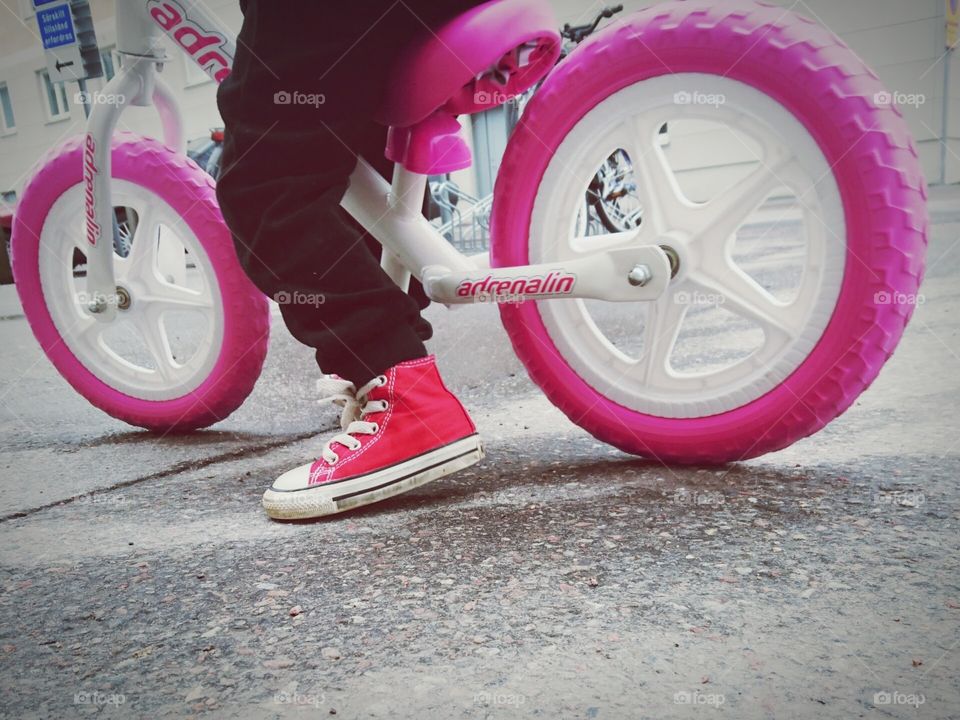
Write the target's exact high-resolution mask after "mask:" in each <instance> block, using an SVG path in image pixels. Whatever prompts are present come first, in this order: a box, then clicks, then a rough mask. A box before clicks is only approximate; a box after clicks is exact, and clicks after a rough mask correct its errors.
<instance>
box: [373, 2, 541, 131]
mask: <svg viewBox="0 0 960 720" xmlns="http://www.w3.org/2000/svg"><path fill="white" fill-rule="evenodd" d="M556 26H557V22H556V18H555V17H554V14H553V10H552V9H551V7H550V4H549V2H548V0H490V2H486V3H484V4H482V5H478V6H477V7H475V8H472V9H470V10H468V11H467V12H465V13H464V14H462V15H459V16H457V17H456V18H454V19H453V20H450V21H449V22H447V23H446V24H445V25H443V26H441V27H440V28H437V29H435V30H434V31H432V32H427V31H426V30H425V31H424V33H423V34H422V35H421V36H420V37H417V38H415V39H414V40H413V41H412V42H411V43H410V45H409V46H408V47H407V48H406V50H405V51H404V52H403V53H402V55H401V57H400V58H399V59H398V62H397V63H396V65H395V66H394V70H393V72H392V75H391V79H390V83H389V87H388V90H387V97H386V99H385V102H384V104H383V106H382V107H381V112H380V118H379V120H380V121H381V122H382V123H383V124H385V125H389V126H392V127H397V128H404V127H410V126H411V125H415V124H416V123H419V122H420V121H422V120H424V119H426V118H427V117H428V116H430V115H432V114H433V113H434V112H436V111H437V110H441V109H442V110H443V111H444V112H446V113H449V114H450V115H464V114H468V113H475V112H480V111H482V110H488V109H489V108H491V107H494V106H496V105H500V104H502V103H504V102H506V101H507V100H509V99H510V98H511V97H513V96H515V95H518V94H520V93H522V92H523V91H524V90H526V89H528V88H529V87H530V86H531V85H533V84H534V83H536V82H537V81H538V80H540V79H541V78H542V77H544V76H545V75H546V74H547V72H549V70H550V68H551V67H553V65H554V64H555V63H556V61H557V57H558V56H559V55H560V34H559V33H558V32H557V30H556Z"/></svg>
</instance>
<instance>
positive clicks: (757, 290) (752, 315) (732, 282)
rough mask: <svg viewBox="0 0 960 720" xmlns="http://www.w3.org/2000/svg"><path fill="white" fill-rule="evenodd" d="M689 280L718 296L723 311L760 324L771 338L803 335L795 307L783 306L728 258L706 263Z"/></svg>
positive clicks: (699, 288) (700, 288)
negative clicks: (777, 335) (773, 334)
mask: <svg viewBox="0 0 960 720" xmlns="http://www.w3.org/2000/svg"><path fill="white" fill-rule="evenodd" d="M689 280H690V282H691V283H692V284H693V285H694V286H696V288H697V289H698V290H700V291H702V292H704V293H705V294H707V295H717V296H718V303H717V304H719V305H721V306H722V307H723V308H725V309H727V310H730V311H731V312H733V313H735V314H737V315H740V316H741V317H744V318H747V319H748V320H752V321H754V322H756V323H757V324H759V325H760V326H761V327H762V328H763V330H764V333H765V334H766V335H767V336H768V338H769V336H770V335H771V334H772V333H780V334H782V335H785V336H786V337H787V338H794V337H796V336H797V335H798V334H799V332H800V327H801V325H802V323H801V322H798V318H797V317H796V313H795V312H794V311H793V309H792V308H793V306H792V305H784V304H783V303H780V302H779V301H778V300H777V299H776V298H774V297H773V296H772V295H771V294H770V293H768V292H767V291H766V290H765V289H764V288H763V287H762V286H760V285H759V284H758V283H757V282H756V280H754V279H753V278H752V277H750V276H749V275H747V274H746V273H745V272H744V271H743V270H741V269H740V268H739V267H738V266H737V265H736V264H735V263H734V262H733V260H732V259H731V258H730V257H729V256H726V257H722V258H716V259H712V260H711V261H710V262H706V263H704V264H703V265H702V266H701V267H699V268H698V269H697V270H695V271H693V272H692V273H691V274H690V276H689ZM800 320H802V318H800Z"/></svg>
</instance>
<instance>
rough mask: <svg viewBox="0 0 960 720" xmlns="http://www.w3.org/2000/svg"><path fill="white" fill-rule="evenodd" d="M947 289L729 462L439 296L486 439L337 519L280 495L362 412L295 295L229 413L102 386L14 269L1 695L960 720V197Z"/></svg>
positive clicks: (540, 712) (2, 418)
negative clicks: (637, 434) (328, 402)
mask: <svg viewBox="0 0 960 720" xmlns="http://www.w3.org/2000/svg"><path fill="white" fill-rule="evenodd" d="M937 198H938V199H937V201H936V202H935V203H934V205H933V210H934V221H935V222H934V226H933V229H932V236H931V245H930V252H929V260H928V265H929V270H928V274H927V279H926V281H925V284H924V287H923V294H924V302H923V304H922V305H920V306H919V307H918V308H917V312H916V315H915V319H914V320H913V322H912V324H911V325H910V327H909V328H908V330H907V333H906V335H905V337H904V339H903V342H902V344H901V346H900V348H899V350H898V351H897V353H896V354H895V355H894V357H893V358H892V359H891V361H890V362H889V363H888V365H887V367H886V368H885V369H884V371H883V373H882V374H881V376H880V378H879V379H878V380H877V381H876V383H875V384H874V385H873V386H872V387H871V388H870V389H869V390H868V391H867V392H866V393H865V394H864V395H863V396H862V397H861V398H860V399H859V401H858V402H857V403H856V404H855V406H854V407H853V408H851V409H850V410H849V411H848V412H847V413H846V414H845V415H843V416H842V417H841V418H839V419H838V420H837V421H835V422H834V423H832V424H831V425H829V426H828V427H827V428H826V429H825V430H823V431H822V432H820V433H819V434H817V435H815V436H814V437H812V438H808V439H806V440H803V441H801V442H798V443H797V444H795V445H794V446H793V447H791V448H788V449H786V450H784V451H781V452H778V453H775V454H771V455H768V456H765V457H762V458H758V459H756V460H752V461H749V462H743V463H736V464H732V465H729V466H725V467H722V468H675V467H673V468H670V467H663V466H660V465H658V464H657V463H654V462H650V461H647V460H643V459H639V458H634V457H630V456H627V455H624V454H623V453H621V452H619V451H617V450H614V449H613V448H610V447H607V446H605V445H603V444H601V443H599V442H598V441H596V440H595V439H593V438H592V437H590V436H589V435H588V434H586V433H585V432H583V431H582V430H580V429H579V428H577V427H576V426H574V425H573V424H571V423H570V422H569V421H568V420H567V419H566V418H565V417H564V416H563V415H562V414H561V413H560V412H559V411H557V410H556V409H554V408H553V407H552V406H551V405H550V404H549V403H548V402H547V401H546V399H545V398H544V397H543V396H542V394H541V393H540V392H539V391H538V390H537V389H536V388H535V387H534V385H533V384H532V383H531V382H530V381H529V380H528V378H527V377H526V374H525V372H524V370H523V368H522V366H521V365H520V364H519V362H518V361H517V360H516V358H515V357H514V355H513V353H512V351H511V349H510V347H509V343H508V341H507V338H506V335H505V333H504V332H503V331H502V329H500V326H499V320H498V317H497V313H496V311H495V309H493V308H492V307H488V306H478V307H469V308H462V309H457V310H453V311H448V310H446V309H444V308H440V307H432V308H431V309H430V310H429V311H428V313H429V317H430V319H431V320H432V321H433V322H434V324H435V327H436V339H435V340H434V341H432V345H431V350H432V351H433V352H435V353H436V354H437V356H438V358H439V364H440V367H441V370H442V371H443V373H444V376H445V378H446V380H447V382H448V384H449V385H450V386H451V388H452V389H453V390H454V391H455V392H457V393H458V394H459V395H460V396H461V398H462V399H463V401H464V402H465V404H466V405H467V406H468V408H469V409H470V411H471V412H472V414H473V416H474V418H475V420H476V422H477V425H478V427H479V430H480V432H481V433H482V434H483V436H484V437H485V441H486V447H487V451H488V455H487V457H486V459H485V460H484V461H483V462H482V463H481V464H479V465H477V466H474V467H473V468H470V469H469V470H467V471H465V472H463V473H460V474H458V475H456V476H453V477H451V478H449V479H445V480H443V481H440V482H437V483H433V484H431V485H427V486H425V487H423V488H420V489H418V490H415V491H413V492H410V493H408V494H406V495H403V496H400V497H397V498H394V499H392V500H389V501H386V502H384V503H381V504H379V505H376V506H373V507H369V508H366V509H363V510H360V511H356V512H353V513H350V514H347V515H344V516H341V517H337V518H334V519H331V520H325V521H320V522H309V523H286V524H281V523H275V522H271V521H270V520H268V519H267V518H266V516H265V515H264V514H263V512H262V511H261V509H260V506H259V498H260V495H261V493H262V492H263V490H264V488H265V487H266V486H267V485H268V484H269V483H270V481H271V480H272V479H273V478H274V477H275V476H276V475H278V474H279V473H280V472H282V471H283V470H285V469H288V468H289V467H291V466H292V465H295V464H300V463H302V462H304V461H305V460H307V459H309V458H311V457H312V456H315V455H316V454H317V453H318V451H319V448H320V446H321V444H322V438H323V435H324V434H325V433H327V432H329V431H330V430H331V429H333V427H334V424H335V419H336V416H337V412H336V410H335V409H334V408H333V407H330V406H321V405H318V404H317V402H316V400H317V393H316V389H315V381H316V370H315V366H314V364H313V359H312V354H311V352H310V351H309V350H308V349H306V348H303V347H301V346H299V345H298V344H297V343H296V342H295V341H294V340H292V339H291V338H290V337H289V335H287V333H286V332H285V331H284V329H283V327H282V325H281V324H280V323H279V318H275V323H274V332H273V335H272V340H271V349H270V353H269V356H268V359H267V363H266V367H265V369H264V373H263V376H262V377H261V379H260V381H259V383H258V385H257V387H256V389H255V390H254V393H253V394H252V395H251V397H250V398H249V399H248V401H247V402H246V404H245V405H244V406H243V407H242V408H241V409H240V410H239V411H238V412H237V413H235V414H234V415H233V416H232V417H230V418H228V419H227V420H225V421H224V422H222V423H220V424H218V425H217V426H215V427H213V428H211V429H209V430H207V431H203V432H198V433H195V434H193V435H190V436H177V437H171V436H168V437H158V436H155V435H150V434H148V433H145V432H142V431H139V430H136V429H133V428H130V427H127V426H125V425H123V424H122V423H119V422H117V421H115V420H113V419H111V418H109V417H107V416H105V415H103V414H102V413H100V412H99V411H98V410H96V409H94V408H93V407H91V406H90V405H88V404H87V403H86V401H85V400H83V399H82V398H80V397H79V396H78V395H76V394H75V393H74V392H73V391H72V390H71V389H70V387H69V386H68V385H67V384H66V382H65V381H63V380H62V379H61V378H60V377H59V376H58V375H57V373H56V372H55V371H54V370H53V368H52V366H51V365H50V364H49V363H48V362H47V361H46V359H45V358H44V357H43V355H42V353H41V352H40V350H39V347H38V345H37V343H36V341H35V340H34V339H33V336H32V335H31V334H30V330H29V328H28V326H27V324H26V322H25V320H24V319H23V318H22V317H21V316H19V315H18V312H17V309H16V302H15V300H14V299H13V298H12V295H11V294H10V290H11V288H9V287H6V288H2V291H3V292H2V293H0V316H3V318H4V319H2V320H0V338H2V343H0V367H2V373H0V437H2V442H3V455H2V459H0V497H2V503H0V589H2V591H0V692H2V695H0V717H4V718H35V717H36V718H48V717H49V718H65V717H84V716H97V717H144V718H168V717H169V718H175V717H176V718H179V717H187V716H195V717H204V718H248V717H250V718H260V717H264V718H272V717H281V716H283V717H286V716H294V717H299V716H303V717H320V716H332V715H334V714H335V715H336V716H338V717H345V718H399V717H418V718H423V719H427V720H430V719H433V718H436V719H437V720H441V719H442V720H446V719H448V718H501V717H502V718H510V717H542V718H601V719H603V718H615V719H620V718H657V719H658V720H660V719H663V718H699V717H712V716H713V715H714V714H717V715H721V714H722V715H724V716H727V717H735V718H844V719H846V718H873V717H876V718H918V717H919V718H956V717H960V680H958V678H960V573H958V569H960V568H958V565H960V560H958V549H960V547H958V546H960V532H958V529H960V525H958V523H960V484H958V469H960V462H958V458H960V433H958V429H957V428H958V426H960V423H958V419H960V418H958V404H960V332H958V331H960V194H957V193H956V192H954V193H953V194H952V195H950V194H946V193H942V194H938V195H937Z"/></svg>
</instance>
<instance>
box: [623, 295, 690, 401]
mask: <svg viewBox="0 0 960 720" xmlns="http://www.w3.org/2000/svg"><path fill="white" fill-rule="evenodd" d="M686 312H687V305H685V304H682V303H679V302H677V293H676V291H675V290H668V291H667V292H665V293H664V294H663V295H662V296H661V297H660V298H659V299H658V300H656V301H654V302H650V303H647V322H646V326H645V327H644V333H643V354H642V355H641V356H640V359H639V360H637V361H636V362H635V363H634V364H633V366H632V374H633V375H634V376H635V377H637V378H638V379H640V380H641V381H642V382H643V384H644V385H646V386H648V387H662V386H664V385H665V384H666V383H668V382H669V381H670V380H671V379H672V377H673V376H672V373H671V369H670V356H671V355H672V354H673V348H674V347H675V346H676V344H677V336H678V335H679V334H680V326H681V325H682V324H683V318H684V316H685V315H686Z"/></svg>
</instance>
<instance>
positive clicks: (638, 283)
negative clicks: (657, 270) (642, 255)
mask: <svg viewBox="0 0 960 720" xmlns="http://www.w3.org/2000/svg"><path fill="white" fill-rule="evenodd" d="M627 280H628V281H629V282H630V284H631V285H633V286H635V287H643V286H644V285H646V284H647V283H648V282H650V281H651V280H653V273H652V272H650V268H649V267H648V266H646V265H634V266H633V270H631V271H630V272H628V273H627Z"/></svg>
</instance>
